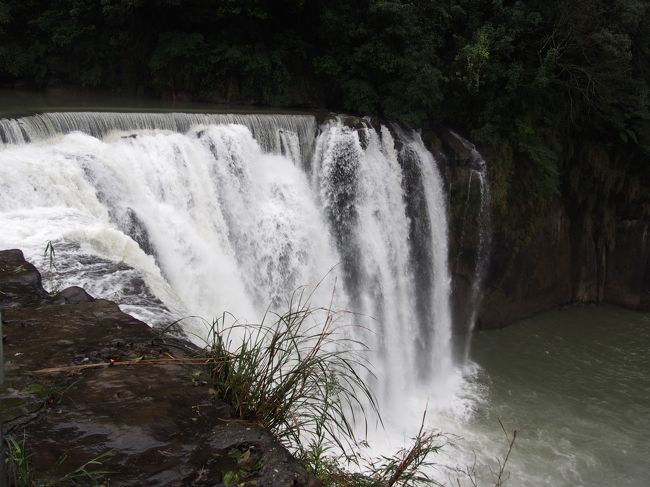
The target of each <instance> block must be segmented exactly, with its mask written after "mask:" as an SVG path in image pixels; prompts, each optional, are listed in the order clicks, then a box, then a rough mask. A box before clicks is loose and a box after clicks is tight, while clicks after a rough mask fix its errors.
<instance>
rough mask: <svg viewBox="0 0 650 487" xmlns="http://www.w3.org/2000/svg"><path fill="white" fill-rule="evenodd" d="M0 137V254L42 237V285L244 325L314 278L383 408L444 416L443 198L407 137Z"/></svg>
mask: <svg viewBox="0 0 650 487" xmlns="http://www.w3.org/2000/svg"><path fill="white" fill-rule="evenodd" d="M0 135H1V138H2V141H3V143H4V147H3V148H2V150H0V190H1V192H0V225H1V226H2V228H3V229H5V231H4V232H3V233H2V235H1V236H0V247H5V248H10V247H18V246H19V247H21V248H23V249H25V251H26V254H27V256H28V257H29V258H31V259H42V254H43V249H44V248H45V244H46V242H48V241H51V242H52V243H53V244H54V247H55V248H56V250H57V254H56V258H57V261H58V263H60V266H59V267H60V268H62V269H63V268H65V269H67V271H66V273H65V274H64V273H62V272H57V270H56V269H50V272H49V274H51V276H50V279H51V280H52V281H53V282H54V283H55V284H56V285H57V286H66V285H69V284H71V283H74V284H80V285H82V286H83V287H85V288H86V289H88V291H89V292H90V293H91V294H94V295H98V296H104V297H107V298H110V299H114V300H116V301H118V302H120V303H124V304H125V306H124V307H125V309H127V310H128V311H129V312H130V313H133V314H134V315H135V316H136V317H138V318H141V319H143V320H145V321H148V322H150V323H154V324H155V323H167V322H169V321H171V320H173V319H174V318H175V317H181V316H187V315H200V316H203V317H205V318H208V319H211V318H212V317H214V316H217V315H220V314H221V313H222V312H223V311H224V310H227V311H229V312H231V313H233V314H234V315H235V316H237V317H238V318H239V319H240V320H242V321H249V322H254V321H257V320H259V319H260V317H261V315H262V314H263V312H264V311H265V310H266V309H267V308H268V307H269V306H270V307H271V309H281V308H282V307H283V306H284V303H285V302H286V299H287V297H288V296H289V295H290V294H291V292H292V291H294V290H295V289H297V288H298V287H300V286H303V285H307V286H314V285H315V284H317V283H319V282H321V284H320V287H319V288H318V290H317V292H316V294H315V296H314V303H315V304H316V305H326V304H327V303H329V301H330V299H331V298H332V296H333V298H334V306H335V307H336V308H338V309H346V310H350V311H353V312H354V314H353V315H351V316H352V318H351V320H350V322H349V323H348V324H354V325H360V326H354V327H351V328H348V332H347V333H350V334H351V335H352V337H353V338H355V339H357V340H359V341H360V342H362V343H364V344H367V345H368V347H369V348H370V350H371V356H370V357H369V360H370V362H371V364H372V366H373V370H374V372H375V377H373V378H369V380H370V381H371V382H372V385H373V388H374V390H375V393H376V394H377V396H378V397H379V399H380V402H382V405H383V410H384V412H385V414H386V415H397V416H400V415H402V414H404V402H403V398H404V397H407V396H408V397H416V396H417V398H419V399H417V401H415V400H414V404H415V406H414V408H415V409H417V408H418V407H419V408H421V407H424V404H426V402H427V401H430V404H431V406H432V407H438V406H440V407H443V408H444V407H452V408H454V407H456V403H454V402H453V401H454V400H455V399H453V398H454V397H455V392H456V391H457V388H458V386H459V378H460V376H461V375H462V371H461V368H460V364H459V363H455V362H454V353H453V337H452V315H451V309H450V292H451V278H450V273H449V265H448V252H449V250H448V228H447V227H448V222H447V207H446V205H447V198H446V196H445V189H444V184H443V179H442V177H441V174H440V170H439V168H438V164H437V162H436V160H435V159H434V157H433V156H432V154H431V153H430V152H429V151H428V150H427V149H426V148H425V146H424V144H423V142H422V140H421V139H420V136H419V135H418V134H417V133H415V132H410V131H405V130H403V129H401V128H400V127H397V126H390V127H388V126H380V127H373V126H372V125H370V124H369V123H367V122H365V121H363V120H361V121H359V123H357V124H356V125H355V128H352V127H350V126H349V125H348V124H346V123H344V121H343V120H342V119H341V118H337V117H334V118H331V119H330V120H329V121H327V122H325V123H324V124H323V125H321V126H320V127H318V125H317V123H316V119H315V118H314V117H313V116H308V115H254V114H242V115H239V114H236V115H226V114H211V115H202V114H179V113H165V114H163V113H160V114H155V113H150V114H137V113H94V112H88V113H85V112H78V113H76V112H68V113H66V112H63V113H48V114H41V115H34V116H30V117H24V118H20V119H5V120H0ZM46 274H47V273H46ZM477 274H478V271H477ZM46 277H47V275H46ZM185 331H186V332H187V333H188V334H189V335H191V336H192V335H197V336H200V335H202V334H203V333H205V330H204V329H203V328H202V325H201V324H200V323H198V322H188V324H187V325H186V330H185ZM461 409H462V408H461Z"/></svg>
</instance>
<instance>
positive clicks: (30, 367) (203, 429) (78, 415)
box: [0, 251, 315, 487]
mask: <svg viewBox="0 0 650 487" xmlns="http://www.w3.org/2000/svg"><path fill="white" fill-rule="evenodd" d="M17 268H20V269H22V270H21V271H19V272H17V271H16V269H17ZM0 269H2V270H0V309H1V310H2V319H3V333H4V334H6V341H5V344H4V354H5V370H6V382H5V388H4V389H3V390H2V397H1V398H0V413H1V414H2V418H3V423H4V430H5V433H7V434H13V435H16V436H17V437H19V438H22V437H23V434H24V435H25V436H24V438H25V448H26V450H27V453H28V454H29V455H31V456H30V463H31V466H32V471H33V473H34V476H35V480H48V481H53V480H57V479H61V478H63V477H64V476H65V475H67V474H69V473H70V472H73V471H75V470H76V469H77V468H79V467H80V466H81V465H83V464H84V463H85V462H88V461H89V460H91V459H93V458H96V457H98V456H99V455H104V456H102V457H101V458H100V460H99V461H100V462H101V465H98V466H95V467H92V466H91V467H90V469H91V470H92V469H93V468H95V469H100V470H107V471H110V472H111V473H110V474H106V475H104V477H105V479H106V480H108V481H110V485H116V486H117V485H120V486H147V485H150V486H165V485H170V486H171V485H173V486H177V485H187V486H190V485H197V486H198V485H201V486H202V485H206V486H207V485H210V486H213V485H224V483H226V482H227V483H229V484H232V483H233V481H238V482H246V485H251V486H253V485H256V486H279V487H281V486H302V485H315V484H314V482H315V481H314V480H313V479H311V478H310V477H309V476H308V475H307V474H306V472H305V471H304V470H303V469H302V467H301V466H300V465H298V464H297V462H296V461H295V460H294V459H293V457H292V456H291V455H290V454H289V452H287V450H286V449H285V448H284V447H282V446H281V445H280V444H279V443H278V442H277V441H276V440H275V439H274V438H273V437H272V436H271V435H270V434H269V433H268V432H266V431H265V430H263V429H261V428H260V427H259V426H257V425H255V424H246V423H240V422H233V421H231V419H232V418H231V413H230V407H229V406H228V405H227V404H225V403H223V402H222V401H220V400H219V399H218V398H214V397H212V396H211V395H210V394H209V389H208V386H207V385H205V384H204V383H203V381H202V380H196V378H197V374H200V372H201V371H200V369H197V368H193V367H191V366H185V365H159V364H158V365H149V364H147V361H148V360H156V359H163V358H169V357H177V358H183V357H184V356H185V355H184V353H183V352H182V351H180V352H179V348H178V346H177V345H179V342H177V341H174V340H172V339H169V338H167V339H166V340H165V341H163V340H161V338H160V337H159V336H158V335H157V334H156V332H155V331H154V330H152V329H151V328H150V327H149V326H147V325H146V324H144V323H142V322H140V321H138V320H136V319H135V318H133V317H131V316H129V315H127V314H124V313H122V312H121V311H120V309H119V308H118V306H117V305H116V304H115V303H112V302H110V301H106V300H102V299H97V300H95V299H94V298H92V297H91V296H89V295H88V294H87V293H86V292H85V291H83V289H81V288H69V289H66V290H64V291H63V292H61V293H59V294H58V295H57V296H54V297H50V296H49V295H48V294H47V293H46V292H45V291H44V290H43V288H42V287H41V285H40V275H39V273H38V271H37V270H36V269H35V268H34V267H33V266H32V265H31V264H29V263H27V262H25V260H24V258H23V256H22V253H21V252H20V251H0ZM184 346H187V345H184ZM128 361H131V363H132V365H122V364H124V363H125V362H128ZM111 363H114V365H110V364H111ZM71 366H82V368H77V369H74V368H73V369H70V367H71ZM50 368H55V369H57V370H55V371H51V370H50V371H45V372H43V369H50ZM199 377H200V376H199Z"/></svg>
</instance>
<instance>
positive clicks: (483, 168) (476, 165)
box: [450, 131, 492, 362]
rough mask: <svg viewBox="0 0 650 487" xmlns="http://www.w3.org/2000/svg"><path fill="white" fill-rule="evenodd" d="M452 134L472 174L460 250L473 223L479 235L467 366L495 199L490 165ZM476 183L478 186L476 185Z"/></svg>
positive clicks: (465, 141) (471, 301)
mask: <svg viewBox="0 0 650 487" xmlns="http://www.w3.org/2000/svg"><path fill="white" fill-rule="evenodd" d="M450 134H451V135H452V136H453V137H455V138H456V139H457V140H458V141H459V142H460V143H461V144H462V145H463V147H464V148H465V149H466V150H467V151H468V154H469V157H468V162H469V167H470V169H469V173H468V177H467V193H466V196H465V209H464V215H463V224H462V228H461V234H460V246H461V248H462V247H463V244H464V240H465V239H466V238H467V226H468V221H469V220H470V219H472V220H474V222H475V223H474V225H472V226H473V227H474V228H475V231H476V235H475V236H474V237H475V241H476V250H475V252H474V254H475V255H474V272H473V276H472V281H471V288H470V293H469V299H468V303H467V305H468V308H469V310H470V311H469V317H468V319H467V325H466V334H465V346H464V347H463V355H464V357H463V358H464V360H463V361H464V362H467V361H468V360H469V353H470V344H471V339H472V332H473V331H474V329H475V327H476V318H477V314H478V311H479V308H480V305H481V300H482V297H483V295H482V289H483V287H482V285H483V279H484V278H485V273H486V271H487V266H488V263H489V260H490V252H491V250H492V246H491V243H492V224H491V221H492V219H491V215H490V206H491V195H490V182H489V180H488V176H487V164H486V162H485V159H483V157H482V156H481V154H480V153H479V152H478V150H476V147H475V146H474V144H472V143H471V142H469V141H468V140H466V139H464V138H463V137H461V136H460V135H458V134H457V133H455V132H452V131H450ZM474 181H476V183H477V184H474ZM477 185H478V196H479V202H478V208H476V209H475V210H474V214H473V215H471V214H470V211H471V209H470V206H471V204H470V200H471V197H472V195H473V194H474V193H475V190H474V188H475V187H476V186H477Z"/></svg>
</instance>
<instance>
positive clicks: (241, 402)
mask: <svg viewBox="0 0 650 487" xmlns="http://www.w3.org/2000/svg"><path fill="white" fill-rule="evenodd" d="M311 297H312V294H306V291H305V289H304V288H303V289H301V290H298V291H296V292H295V293H293V294H292V296H291V298H290V300H289V302H288V306H287V311H285V312H283V313H275V312H272V311H267V313H266V314H265V316H264V318H263V319H262V321H261V323H259V324H249V323H240V322H238V321H237V319H236V318H235V317H234V316H233V315H231V314H228V313H224V314H222V315H221V316H220V317H219V318H217V319H215V320H213V322H212V323H210V324H209V325H208V333H207V338H204V340H205V343H206V347H205V349H204V351H203V352H202V353H201V356H202V357H203V359H204V360H203V363H204V366H205V367H206V368H207V375H208V376H209V383H210V385H211V387H212V389H213V393H214V394H215V395H216V396H217V397H219V398H220V399H222V400H224V401H226V402H227V403H228V404H230V405H231V407H232V408H233V410H234V414H235V415H236V416H237V418H239V419H241V420H244V421H251V422H255V423H258V424H259V425H261V426H262V427H264V428H267V429H268V430H269V431H270V432H271V433H273V434H274V435H275V436H276V437H277V438H278V439H280V440H281V441H282V442H283V443H284V444H285V445H286V446H288V447H289V449H290V450H291V451H292V452H293V453H294V454H295V455H296V457H297V458H298V459H299V460H300V461H301V463H302V464H303V466H305V468H306V469H307V470H308V472H309V473H311V474H312V475H314V476H315V477H316V478H317V479H319V480H320V481H321V483H322V485H323V486H324V487H394V486H401V487H415V486H420V485H436V486H441V485H443V484H441V483H439V482H438V481H436V480H435V479H434V478H433V477H432V476H431V474H432V472H433V471H434V469H436V468H437V467H438V465H437V464H436V463H435V462H433V460H432V455H433V454H435V453H437V452H438V451H440V449H441V448H442V447H443V446H444V445H445V444H447V443H448V438H447V436H446V435H444V434H442V433H439V432H435V431H430V430H427V429H426V428H425V419H426V412H425V413H424V415H423V417H422V422H421V425H420V428H419V431H418V432H417V434H416V435H415V436H414V437H413V438H412V439H411V442H410V443H409V444H408V445H407V446H405V447H403V448H401V449H399V450H398V451H396V452H395V453H394V454H392V455H386V456H380V457H376V458H368V457H365V456H364V455H363V454H362V453H361V451H363V449H364V447H367V446H368V445H367V444H366V443H365V442H364V441H357V439H356V438H355V429H356V428H355V424H356V423H358V422H359V421H361V422H363V425H364V426H365V427H366V428H367V422H368V418H369V417H370V416H374V417H376V420H377V422H378V423H381V417H380V414H379V410H378V406H377V401H376V399H375V397H374V395H373V393H372V391H371V390H370V388H369V386H368V385H367V383H366V382H365V380H364V377H365V376H372V373H371V371H370V368H369V367H370V365H369V364H368V362H367V360H366V359H365V357H364V355H365V354H366V352H367V351H368V349H367V347H366V345H365V344H363V343H361V342H360V341H357V340H354V339H351V338H349V337H348V336H347V334H346V333H345V331H346V326H348V325H344V326H341V325H340V324H339V323H337V319H338V318H339V316H340V314H339V313H337V312H335V311H333V310H332V307H331V305H330V307H328V308H318V307H316V308H314V307H312V306H311V304H310V299H311ZM515 434H516V433H515ZM512 443H514V437H513V441H512ZM512 443H510V448H509V450H508V455H507V456H506V458H505V460H504V461H503V462H502V463H501V462H500V467H501V468H500V471H499V476H498V480H497V483H496V486H501V485H503V481H504V480H505V478H506V477H505V475H504V473H505V465H506V463H507V459H508V456H509V453H510V451H511V450H512ZM457 473H459V474H462V476H466V477H467V478H468V479H469V481H470V483H471V485H473V486H477V480H476V474H475V472H472V471H467V472H465V471H460V472H457ZM457 482H458V481H457ZM457 482H454V481H453V480H452V481H451V485H456V483H457ZM458 485H460V484H459V483H458Z"/></svg>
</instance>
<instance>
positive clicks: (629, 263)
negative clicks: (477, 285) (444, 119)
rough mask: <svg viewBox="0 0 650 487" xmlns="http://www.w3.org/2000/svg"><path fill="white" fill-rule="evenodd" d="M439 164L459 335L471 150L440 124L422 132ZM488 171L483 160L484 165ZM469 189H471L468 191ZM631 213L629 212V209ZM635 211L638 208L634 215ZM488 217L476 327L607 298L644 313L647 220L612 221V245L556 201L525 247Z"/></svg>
mask: <svg viewBox="0 0 650 487" xmlns="http://www.w3.org/2000/svg"><path fill="white" fill-rule="evenodd" d="M423 137H424V139H425V143H426V144H427V146H428V148H429V149H430V150H431V151H432V153H433V154H434V155H435V157H436V159H437V160H438V161H439V163H440V164H441V168H442V173H443V174H444V176H445V180H446V183H447V187H448V191H449V209H448V215H449V251H450V255H449V264H450V269H451V272H452V299H451V302H452V309H453V316H454V324H455V328H456V329H455V332H456V333H465V332H466V331H467V326H466V323H467V322H468V319H469V317H470V316H471V313H472V309H473V306H472V285H473V280H474V277H475V268H476V258H477V257H476V256H477V255H478V245H479V241H478V239H477V238H476V236H477V235H478V232H477V227H478V223H479V222H478V221H477V220H476V219H474V220H473V219H472V215H476V214H477V208H478V206H477V205H478V199H477V197H476V196H477V192H476V190H475V189H471V185H470V184H469V182H470V177H471V172H472V170H476V169H477V168H479V167H480V166H481V165H480V164H479V163H478V162H477V161H478V159H477V157H476V152H475V151H472V147H471V146H468V145H467V144H463V143H462V141H461V140H460V139H459V138H458V137H457V136H455V134H453V133H451V132H449V131H448V130H446V129H444V128H440V127H439V128H438V129H436V131H435V133H434V132H433V131H429V132H427V133H425V134H423ZM487 171H488V173H489V161H488V163H487ZM468 188H470V189H471V191H469V190H468ZM630 213H632V214H634V213H635V212H634V211H631V212H630ZM637 213H638V214H640V213H641V211H638V212H637ZM499 227H500V224H499V222H498V221H492V228H493V232H492V242H491V249H490V259H489V265H488V266H487V272H486V273H485V276H484V280H483V285H482V290H481V294H482V300H480V301H481V302H480V307H479V309H478V313H477V316H476V325H477V327H479V328H498V327H503V326H506V325H509V324H511V323H513V322H515V321H517V320H520V319H522V318H526V317H529V316H531V315H534V314H536V313H539V312H542V311H546V310H549V309H553V308H557V307H559V306H563V305H568V304H572V303H601V302H604V301H605V302H610V303H613V304H618V305H621V306H625V307H628V308H632V309H636V310H640V311H650V221H648V219H647V217H646V219H645V220H644V219H628V220H621V221H618V222H617V226H616V232H615V235H614V238H613V243H608V242H607V241H606V240H607V239H606V238H604V236H603V235H602V234H599V233H598V232H597V231H596V229H594V228H593V224H592V223H591V219H590V218H589V215H588V214H586V213H585V212H584V211H582V210H580V208H578V207H577V206H576V205H572V204H570V203H565V204H564V205H562V204H560V203H558V205H557V206H556V208H555V209H553V210H552V211H549V212H548V214H547V216H546V218H545V220H544V222H543V223H542V224H541V225H540V227H539V228H538V230H537V231H536V233H535V235H533V236H532V238H530V240H529V241H528V242H526V243H525V244H521V243H515V242H511V241H509V240H508V238H506V237H505V236H504V235H502V234H500V232H499Z"/></svg>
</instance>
